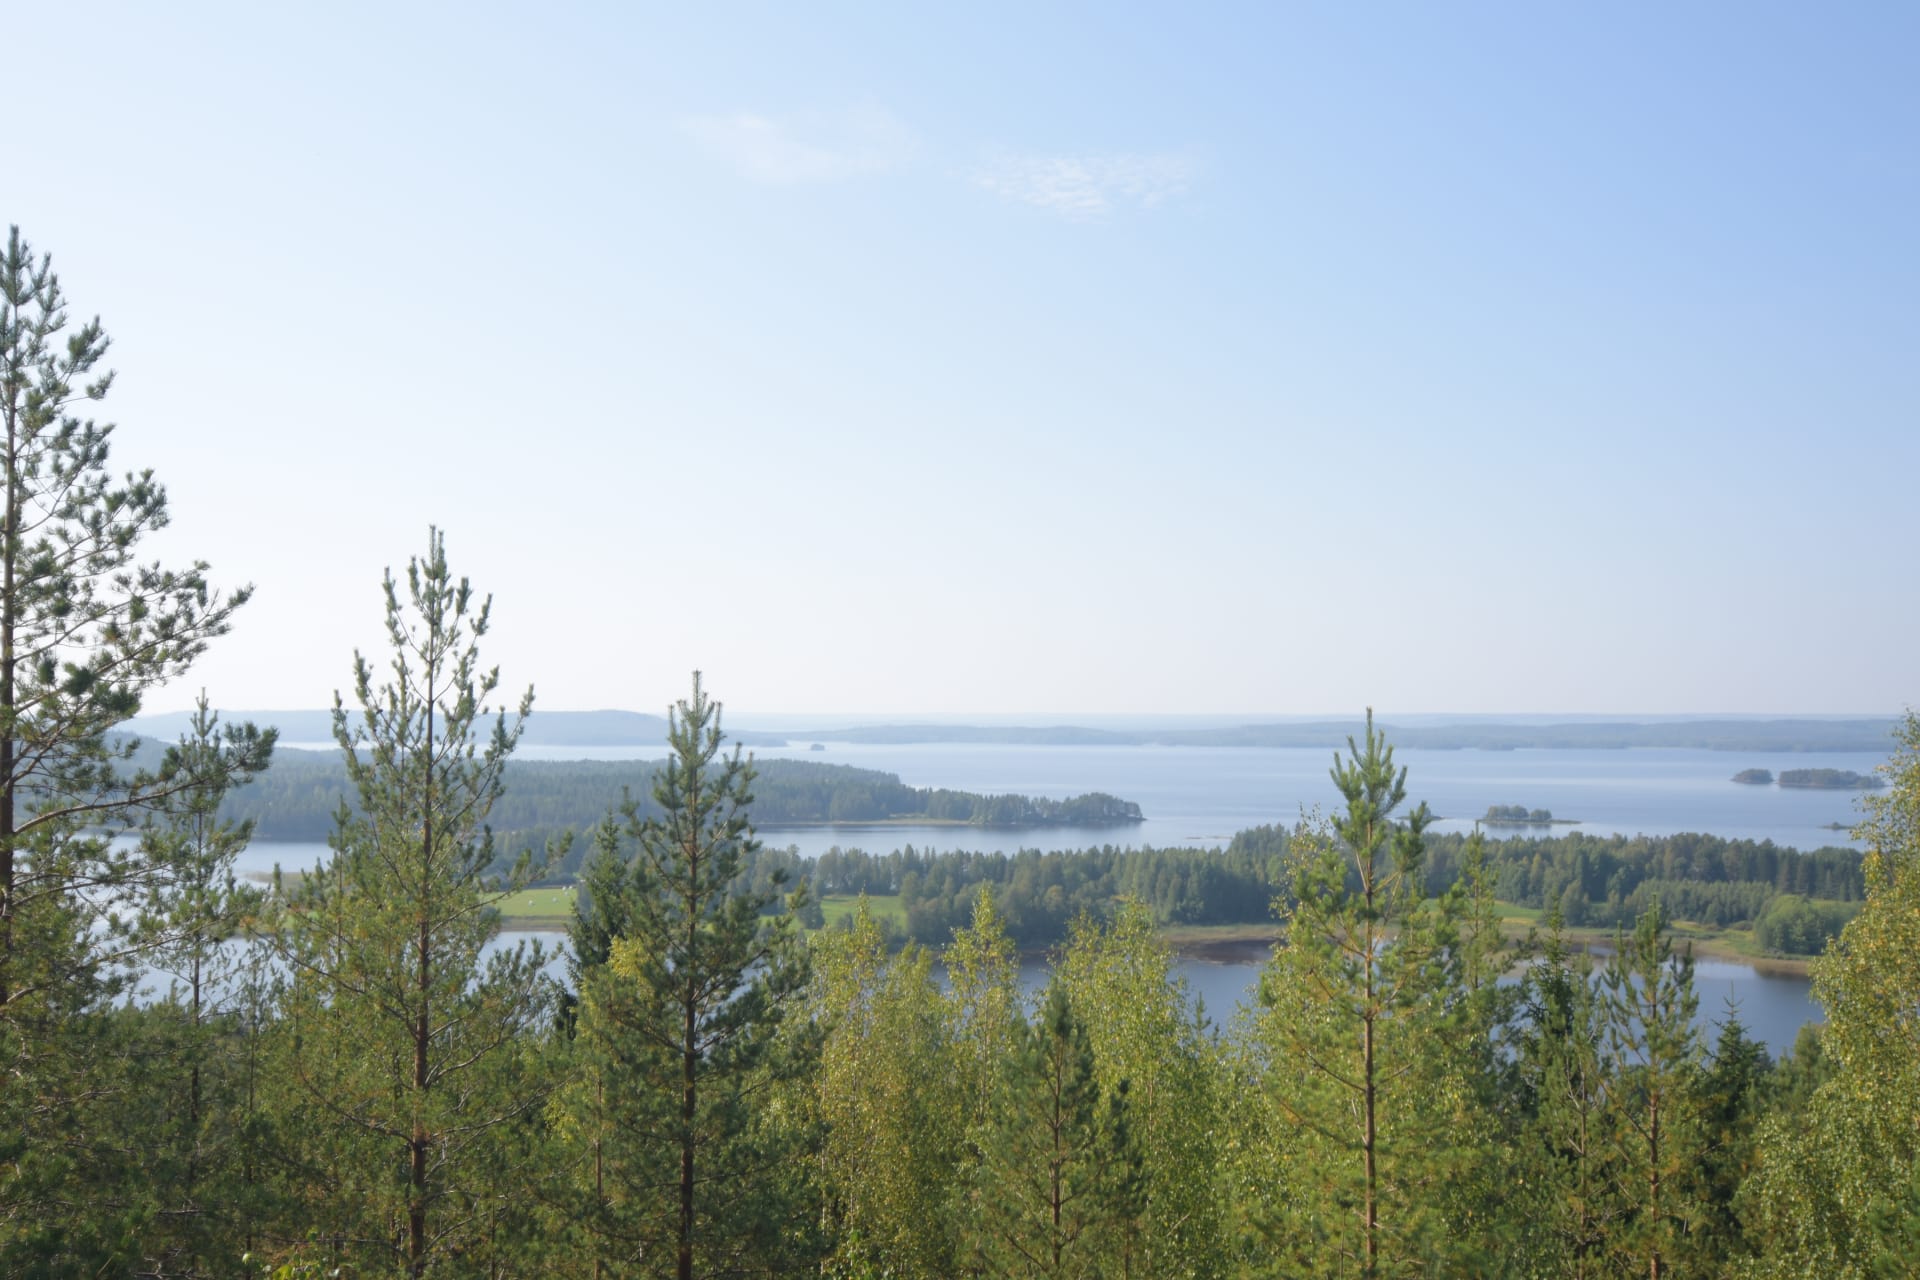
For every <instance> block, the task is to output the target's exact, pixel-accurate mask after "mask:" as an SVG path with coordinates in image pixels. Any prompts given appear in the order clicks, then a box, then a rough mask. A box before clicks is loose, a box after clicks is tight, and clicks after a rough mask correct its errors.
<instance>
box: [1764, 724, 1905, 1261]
mask: <svg viewBox="0 0 1920 1280" xmlns="http://www.w3.org/2000/svg"><path fill="white" fill-rule="evenodd" d="M1898 740H1899V747H1898V749H1897V750H1896V751H1895V753H1894V755H1893V758H1892V759H1891V760H1890V761H1889V762H1888V763H1887V765H1886V766H1885V767H1884V768H1883V770H1882V773H1883V774H1884V776H1885V777H1886V779H1887V781H1888V782H1889V784H1890V789H1889V790H1887V791H1885V792H1882V793H1880V794H1878V795H1873V796H1869V797H1867V798H1866V801H1865V804H1866V808H1867V818H1866V821H1864V822H1862V823H1861V824H1860V826H1859V827H1858V828H1857V829H1856V831H1855V834H1856V835H1857V836H1858V837H1859V838H1860V839H1861V840H1863V841H1864V842H1865V843H1866V845H1867V859H1866V864H1865V868H1864V870H1865V874H1866V879H1867V901H1866V904H1865V906H1864V907H1862V908H1861V911H1860V914H1859V915H1857V916H1855V917H1854V919H1853V921H1852V922H1851V923H1850V924H1848V925H1847V927H1846V928H1845V930H1843V931H1842V932H1841V934H1840V938H1839V940H1838V941H1837V942H1836V943H1835V944H1834V946H1833V947H1832V948H1830V949H1829V950H1828V952H1827V954H1826V955H1825V956H1824V957H1822V958H1821V959H1820V960H1819V961H1818V962H1816V964H1815V966H1814V978H1813V990H1814V995H1815V997H1816V998H1817V999H1819V1001H1820V1003H1821V1004H1822V1005H1823V1006H1825V1008H1826V1011H1827V1026H1826V1032H1825V1035H1824V1036H1823V1037H1822V1046H1823V1054H1824V1056H1825V1057H1826V1058H1827V1059H1828V1062H1829V1069H1830V1071H1831V1076H1830V1078H1828V1079H1827V1080H1826V1081H1825V1082H1824V1083H1822V1084H1820V1085H1819V1086H1818V1088H1816V1089H1815V1090H1814V1091H1813V1094H1812V1097H1811V1098H1810V1099H1809V1100H1808V1102H1807V1104H1806V1110H1805V1112H1804V1113H1801V1114H1793V1113H1789V1112H1785V1111H1780V1112H1776V1113H1775V1114H1774V1115H1773V1116H1771V1117H1770V1118H1769V1119H1768V1120H1767V1121H1766V1122H1765V1123H1764V1124H1763V1126H1762V1130H1761V1136H1760V1139H1759V1147H1760V1150H1759V1155H1758V1157H1757V1167H1756V1169H1755V1172H1754V1175H1753V1177H1752V1178H1751V1179H1750V1180H1749V1181H1748V1184H1747V1186H1746V1187H1745V1189H1744V1191H1743V1193H1742V1194H1743V1199H1744V1208H1745V1210H1746V1213H1747V1216H1748V1221H1749V1224H1750V1235H1751V1238H1752V1241H1753V1243H1754V1245H1755V1246H1756V1249H1757V1252H1758V1254H1759V1257H1758V1258H1757V1259H1756V1260H1755V1262H1754V1263H1753V1265H1752V1272H1753V1274H1755V1275H1764V1276H1789V1275H1816V1274H1818V1275H1828V1276H1843V1277H1854V1276H1878V1275H1910V1274H1913V1271H1912V1267H1913V1266H1914V1265H1915V1263H1916V1262H1920V1249H1917V1248H1916V1242H1920V1233H1916V1231H1915V1223H1916V1220H1917V1219H1920V1004H1916V1001H1915V997H1914V993H1915V992H1916V991H1920V716H1917V715H1915V714H1914V713H1912V712H1909V713H1908V715H1907V718H1906V721H1905V722H1904V724H1903V725H1902V726H1901V729H1900V732H1899V735H1898Z"/></svg>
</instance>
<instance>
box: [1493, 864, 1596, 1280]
mask: <svg viewBox="0 0 1920 1280" xmlns="http://www.w3.org/2000/svg"><path fill="white" fill-rule="evenodd" d="M1523 989H1524V992H1525V1005H1524V1008H1523V1010H1522V1011H1521V1016H1520V1018H1519V1019H1518V1021H1519V1030H1518V1035H1517V1042H1516V1046H1515V1047H1516V1064H1515V1065H1516V1077H1517V1078H1516V1084H1517V1090H1518V1094H1519V1103H1520V1106H1521V1107H1522V1108H1523V1115H1522V1117H1521V1118H1520V1122H1519V1131H1518V1134H1517V1137H1516V1141H1515V1143H1514V1151H1513V1167H1512V1171H1511V1178H1512V1183H1513V1185H1512V1187H1511V1195H1510V1199H1509V1203H1508V1213H1507V1214H1506V1217H1507V1219H1508V1222H1509V1224H1510V1236H1511V1237H1512V1238H1513V1239H1514V1242H1515V1245H1516V1255H1517V1258H1516V1260H1517V1261H1518V1263H1519V1269H1520V1270H1521V1271H1522V1273H1523V1274H1528V1275H1538V1276H1564V1277H1567V1278H1568V1280H1589V1277H1594V1276H1599V1275H1604V1274H1606V1273H1607V1269H1608V1258H1607V1255H1606V1246H1607V1242H1608V1240H1609V1238H1610V1233H1611V1232H1612V1230H1613V1228H1614V1225H1615V1223H1616V1222H1617V1221H1618V1219H1619V1218H1620V1216H1621V1213H1622V1209H1621V1205H1620V1201H1619V1197H1618V1196H1617V1195H1616V1194H1615V1191H1616V1187H1617V1185H1618V1182H1619V1179H1618V1177H1617V1175H1616V1172H1615V1170H1616V1167H1617V1163H1618V1161H1617V1156H1618V1153H1617V1151H1616V1149H1615V1147H1614V1145H1613V1144H1612V1142H1611V1137H1612V1133H1613V1128H1614V1124H1615V1120H1614V1117H1613V1115H1612V1111H1611V1108H1612V1105H1613V1096H1614V1090H1613V1072H1612V1069H1611V1064H1610V1061H1609V1059H1608V1057H1607V1053H1606V1045H1605V1043H1604V1040H1603V1025H1602V1013H1601V1008H1600V1000H1599V992H1598V990H1597V989H1596V986H1595V982H1594V977H1593V964H1592V961H1591V960H1590V959H1589V958H1588V957H1587V955H1586V953H1585V952H1578V953H1575V952H1572V951H1570V950H1569V949H1568V947H1567V943H1566V937H1565V933H1564V930H1563V925H1562V919H1561V915H1560V904H1559V902H1558V901H1557V900H1556V901H1554V902H1553V904H1552V906H1551V907H1550V908H1549V914H1548V917H1547V937H1546V941H1545V944H1544V946H1543V948H1542V949H1541V952H1540V955H1539V958H1538V961H1537V962H1536V963H1535V964H1534V965H1533V966H1532V967H1531V968H1530V969H1529V970H1528V972H1527V974H1526V977H1525V979H1524V982H1523Z"/></svg>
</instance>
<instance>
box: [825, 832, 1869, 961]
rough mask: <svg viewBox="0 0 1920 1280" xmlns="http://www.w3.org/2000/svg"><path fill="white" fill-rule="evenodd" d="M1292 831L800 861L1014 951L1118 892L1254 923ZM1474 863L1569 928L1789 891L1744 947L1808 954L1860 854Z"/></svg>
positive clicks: (1453, 863)
mask: <svg viewBox="0 0 1920 1280" xmlns="http://www.w3.org/2000/svg"><path fill="white" fill-rule="evenodd" d="M1297 835H1298V833H1297V831H1296V830H1294V829H1292V828H1287V827H1280V826H1265V827H1256V828H1252V829H1249V830H1247V831H1243V832H1240V833H1239V834H1238V835H1236V836H1235V837H1234V838H1233V840H1232V842H1231V843H1230V844H1229V845H1228V847H1227V848H1226V849H1224V850H1222V851H1219V852H1213V851H1206V850H1197V849H1178V848H1176V849H1157V848H1152V847H1148V848H1139V849H1136V848H1119V847H1115V846H1112V845H1107V846H1103V847H1101V848H1096V849H1080V850H1071V851H1048V852H1042V851H1040V850H1036V849H1023V850H1021V851H1019V852H1017V853H976V852H957V851H948V852H938V853H936V852H933V851H931V850H928V851H918V850H915V849H914V848H912V847H911V846H909V847H907V848H904V849H900V850H896V851H894V852H892V853H889V854H869V853H865V852H862V851H860V850H857V849H854V850H842V849H838V848H835V849H830V850H828V851H827V852H826V853H825V854H823V855H821V857H820V858H819V859H818V860H817V861H816V862H815V863H814V864H813V866H812V868H811V885H812V887H813V890H814V892H815V893H817V894H856V893H868V894H873V895H876V896H898V897H899V899H900V902H901V906H902V908H903V909H904V911H905V913H906V919H907V925H906V931H905V934H906V938H907V939H909V940H911V941H914V942H919V943H922V944H924V945H927V946H939V945H940V944H941V943H942V942H944V940H945V939H946V938H947V937H948V936H949V935H950V934H951V933H952V931H953V930H954V929H956V928H959V927H961V926H962V925H964V924H965V923H966V921H967V920H968V919H969V918H970V916H971V914H972V911H973V904H974V902H975V900H976V898H977V897H978V896H979V894H980V891H981V890H982V889H983V888H991V890H992V891H993V894H994V898H995V901H996V902H997V903H998V904H999V910H1000V914H1001V916H1002V917H1003V920H1004V923H1005V927H1006V929H1007V932H1008V934H1009V936H1011V937H1012V938H1013V940H1014V941H1015V943H1016V944H1018V945H1019V946H1021V947H1023V948H1027V949H1035V948H1041V947H1047V946H1052V945H1055V944H1057V943H1060V942H1063V941H1064V940H1065V939H1066V937H1067V931H1068V927H1069V925H1070V924H1071V923H1072V921H1073V920H1074V919H1075V918H1076V917H1077V916H1079V915H1081V914H1082V913H1087V914H1091V915H1093V916H1095V917H1097V918H1101V919H1106V918H1109V917H1111V915H1112V914H1113V912H1114V910H1115V909H1116V907H1117V904H1118V903H1119V901H1120V900H1121V899H1122V898H1132V899H1134V900H1137V901H1138V902H1140V903H1141V904H1143V905H1144V906H1145V907H1146V908H1147V909H1148V910H1149V911H1150V912H1151V913H1152V916H1153V919H1154V921H1155V923H1156V924H1159V925H1162V926H1166V925H1208V924H1258V923H1261V922H1263V921H1267V920H1270V919H1271V918H1272V909H1273V904H1274V901H1275V900H1276V898H1284V896H1285V895H1286V893H1287V892H1288V889H1289V884H1290V881H1289V872H1288V865H1289V864H1288V854H1289V850H1290V848H1291V847H1292V845H1293V843H1294V841H1295V840H1296V838H1297ZM1467 844H1468V837H1465V836H1461V835H1452V834H1449V835H1428V836H1427V837H1426V847H1427V851H1428V852H1427V859H1428V861H1427V875H1426V881H1427V883H1426V887H1427V891H1428V892H1430V893H1435V894H1438V893H1442V892H1445V890H1446V889H1447V887H1448V886H1449V885H1451V884H1453V883H1454V882H1455V881H1456V880H1457V879H1458V878H1459V876H1460V872H1461V859H1462V857H1463V855H1464V852H1465V850H1466V848H1467ZM1486 849H1487V853H1486V860H1487V865H1488V874H1489V875H1490V876H1491V877H1492V883H1493V886H1494V894H1495V896H1496V897H1497V898H1498V899H1499V900H1501V901H1503V902H1511V903H1514V904H1516V905H1519V906H1528V907H1536V908H1540V909H1542V910H1545V909H1547V908H1557V909H1558V910H1559V912H1560V915H1561V918H1562V919H1563V920H1564V921H1565V922H1566V923H1567V924H1568V925H1569V926H1574V927H1586V928H1592V927H1602V928H1611V927H1614V926H1616V925H1618V926H1623V927H1626V926H1631V925H1632V923H1633V922H1634V921H1635V920H1636V919H1638V918H1639V917H1640V916H1641V915H1642V914H1644V913H1645V912H1646V911H1648V910H1649V909H1651V908H1652V906H1653V904H1654V903H1655V902H1656V901H1657V902H1659V903H1660V904H1661V907H1662V909H1663V910H1664V911H1665V913H1666V915H1667V916H1668V918H1670V919H1676V920H1686V921H1691V922H1693V923H1697V924H1703V925H1709V926H1712V927H1715V928H1726V927H1734V926H1753V927H1755V928H1756V930H1758V927H1759V923H1760V921H1761V920H1762V919H1763V918H1768V917H1766V913H1767V909H1768V907H1769V904H1771V903H1772V902H1773V901H1774V900H1775V899H1776V898H1779V897H1782V896H1791V897H1795V898H1797V899H1799V900H1800V901H1801V902H1802V903H1807V901H1808V900H1820V901H1819V902H1818V903H1816V904H1811V905H1805V906H1803V907H1801V908H1797V909H1795V910H1794V912H1793V913H1792V914H1791V920H1792V922H1793V923H1792V924H1791V925H1788V924H1786V923H1784V921H1786V920H1787V919H1788V917H1787V916H1785V915H1779V914H1776V915H1775V916H1773V917H1770V918H1769V919H1770V923H1769V924H1768V926H1767V928H1766V930H1765V932H1764V936H1763V935H1761V934H1760V933H1758V932H1757V933H1756V938H1757V940H1758V941H1759V942H1760V945H1761V946H1763V947H1766V948H1768V949H1770V950H1774V951H1780V952H1783V953H1789V954H1800V955H1816V954H1818V953H1819V952H1820V950H1821V949H1822V948H1823V947H1824V946H1825V945H1826V940H1827V939H1828V938H1829V937H1831V936H1833V934H1835V933H1837V932H1838V931H1839V929H1840V926H1841V925H1843V924H1844V923H1845V922H1846V921H1847V919H1849V918H1850V917H1851V911H1850V910H1849V909H1847V907H1846V906H1845V905H1844V904H1852V903H1857V902H1859V901H1860V899H1861V898H1862V896H1863V895H1864V892H1865V880H1864V877H1863V873H1862V870H1861V858H1860V854H1859V853H1857V852H1856V851H1854V850H1851V849H1840V848H1826V849H1817V850H1814V851H1812V852H1810V853H1802V852H1800V851H1799V850H1795V849H1789V848H1783V847H1781V846H1779V845H1776V844H1774V843H1772V842H1771V841H1766V840H1761V841H1754V840H1730V839H1725V838H1723V837H1720V836H1711V835H1703V834H1698V833H1682V834H1679V835H1671V836H1593V835H1582V834H1577V833H1576V834H1568V835H1560V836H1537V837H1521V838H1515V839H1508V840H1493V841H1488V842H1486Z"/></svg>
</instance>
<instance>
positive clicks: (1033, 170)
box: [973, 153, 1194, 220]
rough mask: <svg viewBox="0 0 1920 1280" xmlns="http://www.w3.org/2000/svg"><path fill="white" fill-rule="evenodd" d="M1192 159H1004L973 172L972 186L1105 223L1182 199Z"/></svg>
mask: <svg viewBox="0 0 1920 1280" xmlns="http://www.w3.org/2000/svg"><path fill="white" fill-rule="evenodd" d="M1193 174H1194V164H1193V161H1192V160H1191V159H1189V158H1188V157H1186V156H1182V155H1175V154H1165V153H1163V154H1142V153H1121V154H1117V155H1083V156H1031V155H1029V156H1003V157H1000V158H998V159H995V160H993V161H992V162H990V163H988V164H987V165H985V166H983V167H981V168H980V169H978V170H977V171H975V173H974V175H973V180H974V183H975V185H977V186H980V187H983V188H985V189H986V190H988V191H991V192H993V193H994V194H996V195H999V196H1001V197H1004V198H1005V199H1008V200H1014V201H1018V202H1019V203H1021V204H1030V205H1034V206H1035V207H1037V208H1041V209H1046V210H1048V211H1049V212H1052V213H1057V214H1059V215H1060V216H1062V217H1064V218H1074V219H1081V220H1085V219H1090V218H1100V217H1105V216H1106V215H1107V214H1109V213H1112V212H1113V211H1114V210H1116V209H1120V208H1128V207H1131V208H1151V207H1152V206H1154V205H1157V204H1161V203H1164V202H1165V201H1168V200H1171V199H1173V198H1175V197H1176V196H1179V195H1182V194H1183V193H1185V191H1186V189H1187V185H1188V183H1189V182H1191V181H1192V179H1193Z"/></svg>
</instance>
